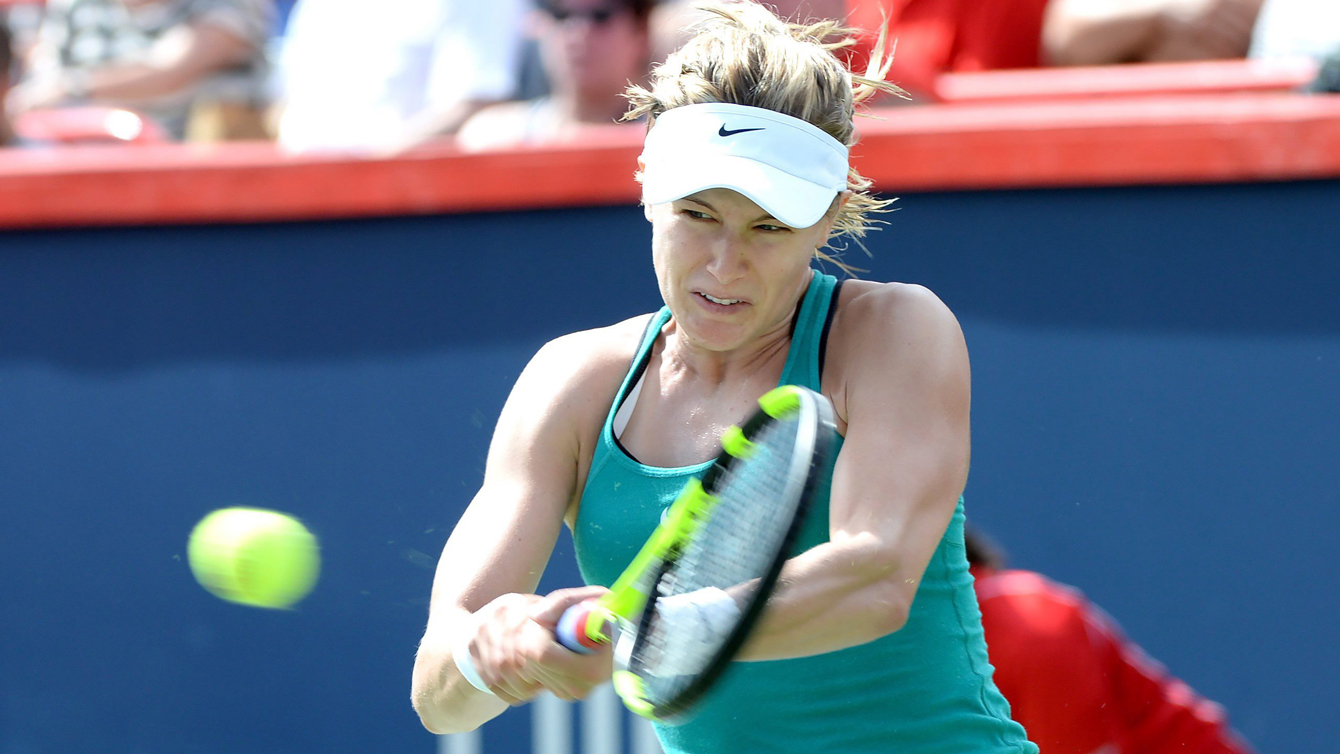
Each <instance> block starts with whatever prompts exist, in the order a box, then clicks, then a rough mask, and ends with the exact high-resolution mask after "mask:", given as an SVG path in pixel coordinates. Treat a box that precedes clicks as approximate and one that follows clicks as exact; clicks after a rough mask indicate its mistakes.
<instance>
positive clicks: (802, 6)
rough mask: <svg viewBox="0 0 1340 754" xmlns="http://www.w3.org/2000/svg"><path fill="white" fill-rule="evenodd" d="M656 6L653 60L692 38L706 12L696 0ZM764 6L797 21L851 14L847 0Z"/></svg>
mask: <svg viewBox="0 0 1340 754" xmlns="http://www.w3.org/2000/svg"><path fill="white" fill-rule="evenodd" d="M741 2H753V0H741ZM655 5H656V7H655V9H654V10H653V11H652V15H651V53H652V61H653V62H660V61H662V60H665V59H666V57H668V56H669V55H670V53H672V52H674V51H675V50H678V49H679V48H680V46H681V45H683V44H684V43H685V42H686V41H688V39H689V36H690V34H689V29H690V27H692V26H693V24H694V22H696V21H697V20H698V19H699V18H701V17H702V13H701V11H698V10H697V9H695V8H694V7H693V5H694V0H659V2H656V3H655ZM763 5H766V6H768V7H769V8H771V9H773V11H774V12H775V13H776V14H777V15H778V16H780V17H782V18H786V19H790V20H793V21H805V20H809V19H824V18H844V17H846V16H847V0H764V2H763ZM875 15H876V18H875V22H876V23H874V24H870V25H869V26H859V25H857V24H852V25H853V26H857V28H869V29H875V28H877V25H876V24H877V23H878V21H879V18H878V15H879V14H878V12H876V14H875Z"/></svg>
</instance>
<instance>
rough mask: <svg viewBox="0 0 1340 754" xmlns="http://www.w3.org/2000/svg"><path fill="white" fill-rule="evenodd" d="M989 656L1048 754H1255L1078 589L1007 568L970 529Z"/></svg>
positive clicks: (1217, 711)
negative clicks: (1250, 753)
mask: <svg viewBox="0 0 1340 754" xmlns="http://www.w3.org/2000/svg"><path fill="white" fill-rule="evenodd" d="M965 545H966V547H967V551H968V564H969V566H970V567H971V569H972V573H973V577H974V578H975V580H976V581H975V584H974V586H975V589H976V592H977V602H978V604H979V606H980V607H981V611H982V629H983V630H984V631H985V632H986V644H987V651H988V653H989V655H990V658H991V664H992V665H993V666H995V669H996V674H995V681H996V686H997V687H999V688H1000V691H1001V693H1002V694H1004V695H1005V698H1006V699H1007V700H1009V703H1010V713H1011V715H1012V716H1013V717H1014V719H1015V720H1016V721H1017V722H1019V723H1020V724H1021V725H1023V726H1024V730H1026V731H1028V740H1030V741H1032V742H1034V743H1036V744H1037V745H1038V748H1039V749H1040V750H1041V754H1249V752H1251V748H1250V747H1249V746H1248V745H1247V744H1246V743H1245V742H1244V741H1242V740H1241V739H1240V738H1239V737H1238V736H1237V734H1236V733H1234V732H1233V730H1232V729H1231V728H1229V727H1228V724H1227V720H1226V716H1225V714H1224V710H1223V708H1222V707H1220V706H1219V705H1217V704H1215V703H1214V702H1211V701H1209V700H1207V699H1204V698H1202V697H1200V696H1198V695H1197V694H1196V692H1195V691H1193V690H1192V689H1191V688H1190V687H1189V686H1187V685H1186V684H1185V683H1183V682H1182V681H1179V680H1177V679H1176V678H1173V677H1172V676H1170V675H1169V674H1168V671H1167V670H1166V669H1165V668H1163V666H1161V665H1159V664H1158V663H1157V662H1155V661H1154V660H1152V659H1150V657H1149V656H1147V655H1146V654H1145V653H1144V652H1143V651H1142V650H1141V649H1140V648H1139V647H1138V646H1136V645H1135V644H1132V643H1131V642H1130V640H1128V639H1127V638H1126V637H1125V636H1124V635H1122V632H1121V629H1120V628H1119V627H1118V626H1117V624H1116V622H1115V621H1113V620H1112V619H1111V618H1109V617H1108V616H1107V615H1106V614H1105V613H1103V611H1102V610H1100V609H1099V608H1097V607H1096V606H1094V605H1093V604H1092V603H1090V602H1089V601H1088V600H1086V599H1085V598H1084V595H1082V594H1080V593H1079V592H1078V591H1076V590H1075V589H1073V588H1071V587H1068V586H1063V585H1061V584H1057V583H1055V582H1053V581H1050V580H1048V579H1047V578H1045V577H1043V576H1041V575H1040V574H1036V573H1032V572H1030V571H1018V570H1004V568H1005V563H1004V557H1003V555H1001V553H1000V551H999V549H998V548H996V547H995V545H994V543H992V542H991V541H990V540H989V539H987V538H986V537H984V536H982V535H981V534H980V533H979V532H974V531H971V530H969V531H967V532H966V533H965Z"/></svg>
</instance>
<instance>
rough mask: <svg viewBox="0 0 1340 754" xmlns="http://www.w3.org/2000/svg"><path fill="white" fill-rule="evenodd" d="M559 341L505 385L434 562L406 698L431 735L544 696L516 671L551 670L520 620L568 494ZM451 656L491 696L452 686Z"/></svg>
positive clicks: (570, 450)
mask: <svg viewBox="0 0 1340 754" xmlns="http://www.w3.org/2000/svg"><path fill="white" fill-rule="evenodd" d="M571 338H572V336H569V337H568V338H562V339H559V340H557V341H555V342H553V343H550V344H549V345H546V346H545V347H544V348H543V349H541V350H540V352H539V353H537V354H536V356H535V357H534V358H533V359H532V360H531V362H530V364H529V365H528V366H527V367H526V369H525V371H523V372H522V374H521V376H520V377H519V378H518V379H517V382H516V385H515V386H514V387H513V389H512V393H511V395H510V396H509V397H508V399H507V403H506V405H505V406H504V407H503V410H502V413H501V415H500V416H499V418H498V425H497V427H496V428H495V430H494V433H493V440H492V442H491V444H490V447H489V453H488V461H487V465H486V467H485V472H484V483H483V485H482V486H481V488H480V490H479V492H478V494H476V495H475V497H474V499H473V500H472V501H471V503H470V506H469V508H468V509H467V510H466V511H465V514H464V515H463V516H462V517H461V519H460V521H459V522H458V523H457V525H456V528H455V530H454V531H453V532H452V534H451V537H450V538H449V539H448V540H447V543H446V546H445V547H444V548H443V551H442V557H441V559H440V560H439V561H438V565H437V572H436V575H435V576H434V578H433V591H432V601H431V605H430V607H429V616H428V627H427V629H426V630H425V632H424V636H423V640H422V642H421V643H420V645H419V651H418V654H417V656H416V657H415V662H414V675H413V690H412V700H413V703H414V708H415V710H416V711H417V712H418V713H419V718H420V719H421V720H422V721H423V724H424V726H425V727H427V728H428V729H429V730H430V731H432V732H434V733H454V732H460V731H466V730H473V729H474V728H477V727H478V726H479V725H481V724H482V723H484V722H486V721H488V720H490V719H492V718H494V717H496V716H497V715H499V714H500V713H501V712H502V711H503V710H505V709H506V708H507V705H508V704H509V703H511V704H517V703H520V702H524V701H526V700H528V699H529V698H530V697H531V696H533V695H534V694H535V693H536V692H537V691H539V689H540V688H542V687H543V686H544V685H546V684H545V683H544V681H545V680H546V679H544V678H540V677H535V676H536V675H537V674H539V673H540V672H543V671H541V670H536V669H535V668H530V667H529V663H528V662H527V659H528V658H530V657H532V656H543V655H544V653H549V655H550V656H549V657H548V659H549V660H552V659H553V657H552V655H553V654H554V652H553V648H554V647H557V645H555V644H553V636H552V634H550V633H549V631H548V630H547V629H546V628H545V627H544V626H542V625H540V624H538V623H536V622H535V621H533V620H531V619H530V617H529V610H530V609H531V607H532V606H533V605H534V603H536V602H537V601H539V600H540V598H539V597H536V596H535V595H534V594H532V593H533V592H534V591H535V588H536V587H537V586H538V584H539V580H540V575H541V574H542V573H543V571H544V568H545V565H546V564H547V562H548V560H549V556H550V554H551V553H552V551H553V547H554V543H555V541H556V540H557V538H558V534H559V530H560V528H561V527H562V525H563V517H564V514H565V512H566V511H567V509H568V507H569V505H570V504H571V503H572V501H573V498H574V496H575V494H576V490H577V487H578V484H577V481H578V480H577V475H578V465H579V459H580V443H581V441H580V432H579V427H580V426H581V425H582V420H581V416H582V411H584V410H587V409H585V408H584V407H583V402H581V401H576V400H572V399H571V398H570V396H567V395H566V393H567V391H568V388H569V387H570V386H571V385H573V384H575V383H574V380H576V379H579V378H580V377H581V376H582V375H580V374H574V372H575V371H576V372H580V371H581V368H580V367H574V366H573V365H574V363H580V360H579V358H578V354H576V353H574V349H573V347H572V345H573V344H572V342H571ZM463 633H464V634H465V636H466V639H465V640H464V642H462V639H461V636H462V634H463ZM461 646H468V647H472V648H473V652H472V655H476V659H475V664H476V666H477V667H478V668H479V669H480V670H481V674H482V675H484V676H485V680H486V682H489V683H490V685H491V686H493V688H494V691H495V693H496V695H494V694H489V693H486V692H483V691H480V690H478V689H476V688H475V687H473V686H472V685H470V683H469V682H468V681H466V680H465V678H464V677H463V676H462V675H461V674H460V671H459V670H458V669H457V664H456V662H455V660H454V659H453V657H452V651H453V648H457V647H461ZM574 657H575V656H574ZM560 659H562V658H560ZM499 669H502V670H503V671H504V672H502V673H501V674H500V673H499Z"/></svg>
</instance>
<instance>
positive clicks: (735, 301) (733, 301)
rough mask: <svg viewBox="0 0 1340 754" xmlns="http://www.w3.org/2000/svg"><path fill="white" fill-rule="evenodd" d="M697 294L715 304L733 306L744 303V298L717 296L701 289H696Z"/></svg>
mask: <svg viewBox="0 0 1340 754" xmlns="http://www.w3.org/2000/svg"><path fill="white" fill-rule="evenodd" d="M698 295H699V296H702V297H703V298H705V299H707V300H708V301H711V302H712V303H714V304H716V305H718V306H734V305H735V304H743V303H745V302H744V299H738V298H717V297H716V296H713V295H712V294H710V293H703V292H702V291H698Z"/></svg>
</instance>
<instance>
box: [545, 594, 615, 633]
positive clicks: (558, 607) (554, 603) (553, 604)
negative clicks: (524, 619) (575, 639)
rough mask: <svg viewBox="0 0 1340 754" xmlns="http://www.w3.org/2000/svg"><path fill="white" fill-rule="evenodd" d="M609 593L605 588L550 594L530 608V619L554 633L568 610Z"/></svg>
mask: <svg viewBox="0 0 1340 754" xmlns="http://www.w3.org/2000/svg"><path fill="white" fill-rule="evenodd" d="M608 593H609V590H608V589H606V588H605V587H603V586H581V587H574V588H572V589H559V590H557V591H553V592H550V593H549V594H548V595H546V596H545V597H543V598H542V599H540V600H539V601H538V602H535V603H533V604H532V605H531V606H530V619H531V620H533V621H535V622H536V623H539V624H540V625H542V626H544V627H545V628H548V629H549V630H550V631H552V630H554V628H555V627H557V626H558V619H559V618H561V617H563V613H564V612H565V611H566V610H567V609H568V608H570V607H572V606H573V605H576V604H579V603H581V602H585V601H586V600H594V599H599V598H600V597H603V596H604V595H606V594H608Z"/></svg>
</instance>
